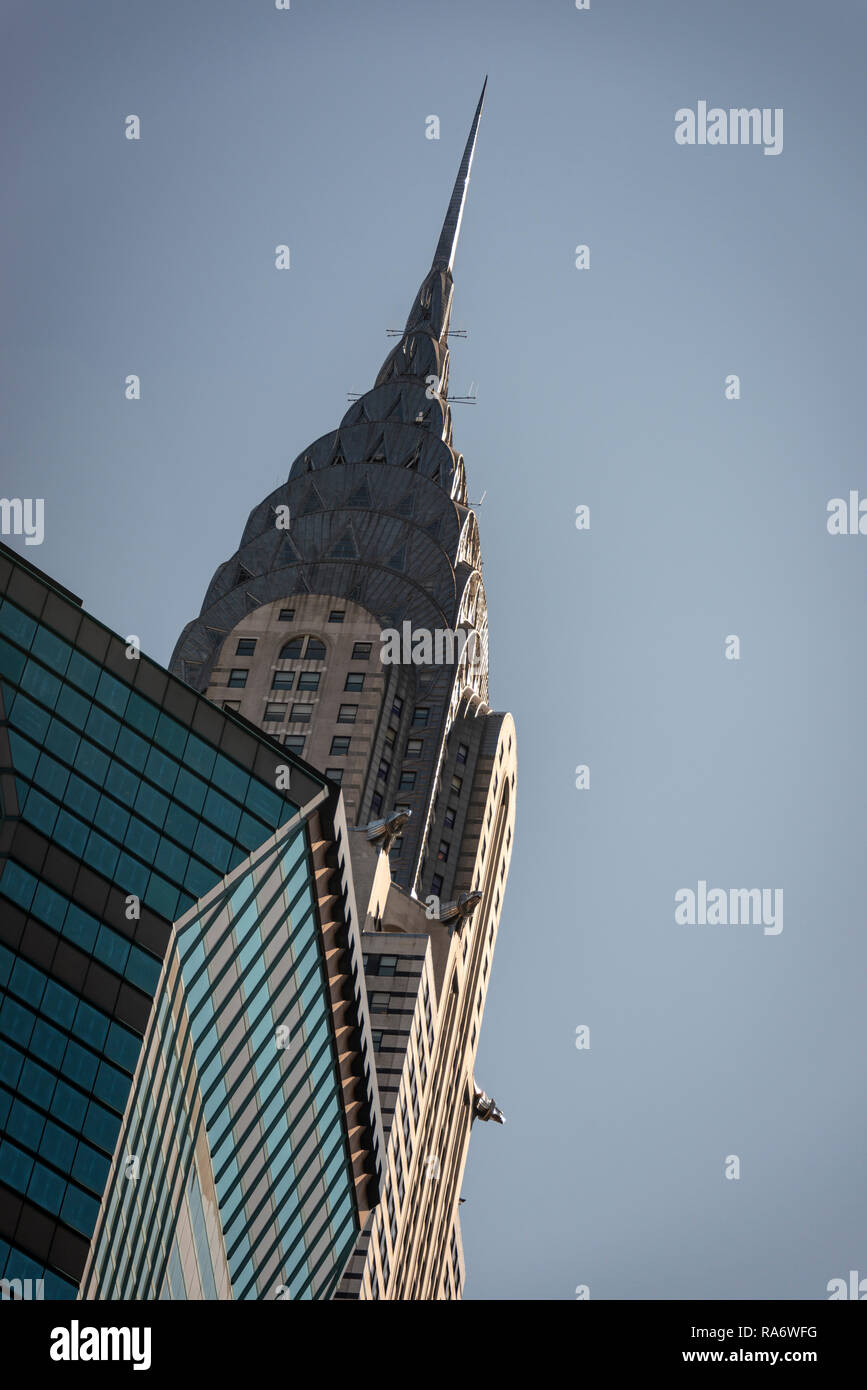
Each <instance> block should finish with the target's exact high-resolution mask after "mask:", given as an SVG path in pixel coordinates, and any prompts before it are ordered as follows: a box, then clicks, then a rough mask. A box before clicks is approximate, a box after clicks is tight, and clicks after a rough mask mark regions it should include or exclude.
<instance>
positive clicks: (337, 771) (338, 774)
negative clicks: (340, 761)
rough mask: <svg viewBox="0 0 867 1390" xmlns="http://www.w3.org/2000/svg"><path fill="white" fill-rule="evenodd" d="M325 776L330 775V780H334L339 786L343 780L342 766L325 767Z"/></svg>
mask: <svg viewBox="0 0 867 1390" xmlns="http://www.w3.org/2000/svg"><path fill="white" fill-rule="evenodd" d="M325 776H326V777H330V778H331V781H332V782H336V783H337V785H338V787H339V786H340V784H341V782H342V781H343V768H342V767H327V768H326V769H325Z"/></svg>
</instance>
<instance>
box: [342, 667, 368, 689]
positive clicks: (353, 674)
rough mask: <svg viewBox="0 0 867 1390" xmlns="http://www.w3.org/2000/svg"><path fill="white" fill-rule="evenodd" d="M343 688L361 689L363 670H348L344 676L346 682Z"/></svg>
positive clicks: (362, 686) (362, 685)
mask: <svg viewBox="0 0 867 1390" xmlns="http://www.w3.org/2000/svg"><path fill="white" fill-rule="evenodd" d="M343 689H344V690H363V689H364V672H363V671H350V672H349V673H348V675H347V677H346V684H345V685H344V687H343Z"/></svg>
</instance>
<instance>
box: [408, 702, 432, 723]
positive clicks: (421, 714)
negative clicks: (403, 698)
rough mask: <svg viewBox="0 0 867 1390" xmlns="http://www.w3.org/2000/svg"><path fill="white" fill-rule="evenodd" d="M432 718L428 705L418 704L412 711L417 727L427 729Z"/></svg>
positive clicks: (413, 720)
mask: <svg viewBox="0 0 867 1390" xmlns="http://www.w3.org/2000/svg"><path fill="white" fill-rule="evenodd" d="M429 719H430V710H429V709H428V707H427V705H416V707H415V709H414V710H413V712H412V722H413V724H414V725H415V726H416V727H417V728H421V729H426V728H427V721H428V720H429Z"/></svg>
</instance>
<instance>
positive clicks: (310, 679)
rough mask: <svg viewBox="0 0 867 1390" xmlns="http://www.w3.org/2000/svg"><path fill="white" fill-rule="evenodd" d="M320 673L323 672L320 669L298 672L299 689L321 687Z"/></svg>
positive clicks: (316, 688)
mask: <svg viewBox="0 0 867 1390" xmlns="http://www.w3.org/2000/svg"><path fill="white" fill-rule="evenodd" d="M320 674H321V672H319V671H299V672H298V689H299V690H318V689H319V677H320Z"/></svg>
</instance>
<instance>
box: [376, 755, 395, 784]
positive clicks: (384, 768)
mask: <svg viewBox="0 0 867 1390" xmlns="http://www.w3.org/2000/svg"><path fill="white" fill-rule="evenodd" d="M390 772H391V763H389V762H387V761H386V760H385V758H382V759H381V760H380V764H379V771H378V772H377V774H376V775H377V777H378V778H379V780H380V781H381V782H384V781H385V779H386V777H387V776H388V774H389V773H390Z"/></svg>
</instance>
